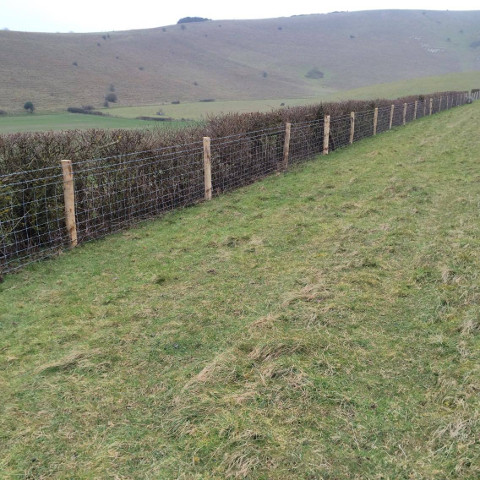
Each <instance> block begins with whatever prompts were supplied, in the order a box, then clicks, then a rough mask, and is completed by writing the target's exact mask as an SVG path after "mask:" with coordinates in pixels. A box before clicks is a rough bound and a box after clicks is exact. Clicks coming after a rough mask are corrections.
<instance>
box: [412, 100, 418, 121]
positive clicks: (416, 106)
mask: <svg viewBox="0 0 480 480" xmlns="http://www.w3.org/2000/svg"><path fill="white" fill-rule="evenodd" d="M417 110H418V100H415V109H414V110H413V119H414V120H416V119H417Z"/></svg>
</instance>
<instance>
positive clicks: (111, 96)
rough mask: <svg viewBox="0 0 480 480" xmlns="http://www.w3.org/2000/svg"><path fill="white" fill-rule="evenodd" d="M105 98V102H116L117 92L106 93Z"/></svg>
mask: <svg viewBox="0 0 480 480" xmlns="http://www.w3.org/2000/svg"><path fill="white" fill-rule="evenodd" d="M105 100H106V101H107V102H111V103H116V101H117V94H116V93H108V94H107V95H106V97H105Z"/></svg>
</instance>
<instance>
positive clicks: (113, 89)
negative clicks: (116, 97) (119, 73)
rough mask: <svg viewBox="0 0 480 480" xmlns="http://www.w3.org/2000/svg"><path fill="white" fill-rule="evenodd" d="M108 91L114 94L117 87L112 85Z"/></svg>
mask: <svg viewBox="0 0 480 480" xmlns="http://www.w3.org/2000/svg"><path fill="white" fill-rule="evenodd" d="M108 90H109V91H110V92H114V91H115V85H114V84H113V83H111V84H110V87H108Z"/></svg>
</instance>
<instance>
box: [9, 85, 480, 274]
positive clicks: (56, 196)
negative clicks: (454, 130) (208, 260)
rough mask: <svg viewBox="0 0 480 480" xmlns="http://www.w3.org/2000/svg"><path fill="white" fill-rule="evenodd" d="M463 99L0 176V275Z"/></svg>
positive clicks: (385, 109)
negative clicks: (71, 173)
mask: <svg viewBox="0 0 480 480" xmlns="http://www.w3.org/2000/svg"><path fill="white" fill-rule="evenodd" d="M476 96H477V97H478V93H477V94H476ZM469 99H470V97H469V96H468V95H467V94H466V93H464V92H462V93H457V94H453V95H448V96H446V97H443V96H440V97H435V98H428V97H427V98H422V99H421V100H418V101H415V102H410V103H404V104H403V105H398V104H396V105H391V106H390V105H384V106H380V107H378V108H375V109H371V110H365V111H360V112H352V113H351V114H350V115H339V116H336V117H332V118H330V117H329V116H326V117H325V118H321V119H318V120H313V121H306V122H296V123H294V124H289V123H287V125H286V126H285V125H278V126H275V127H269V128H265V129H261V130H255V131H252V132H247V133H242V134H238V135H231V136H226V137H221V138H212V139H210V138H208V139H204V140H203V141H198V142H194V143H188V144H185V145H173V146H168V147H162V148H158V149H149V150H144V151H141V152H132V153H124V154H121V155H113V156H107V157H99V158H91V159H87V160H78V161H74V162H62V165H60V164H59V165H55V166H51V167H46V168H38V169H33V170H29V169H25V170H23V171H19V172H15V173H10V174H6V175H0V274H1V273H2V272H3V273H6V272H11V271H15V270H17V269H19V268H21V267H23V266H25V265H26V264H28V263H31V262H33V261H36V260H38V259H40V258H45V257H48V256H51V255H54V254H56V253H58V252H59V251H61V250H63V249H65V248H68V247H69V246H74V245H76V244H77V243H84V242H86V241H89V240H92V239H95V238H100V237H103V236H105V235H107V234H108V233H112V232H116V231H119V230H122V229H124V228H126V227H128V226H130V225H132V224H134V223H136V222H139V221H141V220H144V219H147V218H151V217H155V216H158V215H160V214H162V213H164V212H167V211H169V210H172V209H176V208H181V207H186V206H189V205H193V204H195V203H198V202H200V201H202V200H203V199H205V198H206V199H209V198H211V196H212V194H213V195H219V194H221V193H222V192H225V191H229V190H232V189H235V188H238V187H241V186H244V185H248V184H251V183H253V182H255V181H256V180H258V179H260V178H262V177H265V176H267V175H270V174H272V173H274V172H277V171H283V170H285V169H286V168H288V165H289V164H295V163H300V162H303V161H305V160H308V159H310V158H312V157H314V156H316V155H319V154H322V153H323V154H326V153H328V152H329V151H331V150H334V149H338V148H341V147H345V146H347V145H349V144H351V143H353V142H356V141H359V140H361V139H362V138H365V137H369V136H372V135H375V134H378V133H382V132H385V131H388V130H390V129H391V128H393V127H395V126H400V125H404V124H406V123H408V122H410V121H412V120H415V119H417V118H421V117H424V116H428V115H432V114H434V113H438V112H440V111H443V110H446V109H449V108H452V107H456V106H458V105H463V104H464V103H467V102H469V101H470V100H469ZM207 140H208V141H207ZM62 167H63V168H62ZM65 167H67V168H65ZM68 172H73V176H70V177H69V173H68ZM72 229H73V231H74V232H73V233H72Z"/></svg>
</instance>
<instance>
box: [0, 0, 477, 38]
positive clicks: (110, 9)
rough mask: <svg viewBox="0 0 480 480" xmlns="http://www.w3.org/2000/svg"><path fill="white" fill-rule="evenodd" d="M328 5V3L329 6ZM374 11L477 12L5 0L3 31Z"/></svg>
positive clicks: (468, 2)
mask: <svg viewBox="0 0 480 480" xmlns="http://www.w3.org/2000/svg"><path fill="white" fill-rule="evenodd" d="M327 4H328V5H327ZM374 9H417V10H474V9H475V8H474V7H472V0H455V1H454V0H401V1H400V0H392V1H388V0H383V1H382V0H363V1H361V2H358V1H352V0H337V1H335V2H333V3H331V2H320V1H318V0H317V1H310V0H296V1H293V2H289V1H280V2H279V1H277V2H272V3H270V2H268V3H267V2H265V1H264V2H262V1H259V0H241V1H240V2H232V1H229V0H221V1H219V0H204V1H203V2H201V1H199V0H195V1H193V0H183V1H179V2H178V3H177V2H176V1H175V0H173V1H172V0H163V1H162V0H133V1H122V0H115V1H114V0H75V1H71V0H0V29H2V28H8V29H9V30H20V31H31V32H69V31H73V32H104V31H113V30H130V29H135V28H153V27H161V26H165V25H172V24H175V23H177V21H178V20H179V19H180V18H182V17H206V18H211V19H213V20H227V19H247V18H274V17H289V16H291V15H300V14H309V13H327V12H330V11H333V10H337V11H355V10H374Z"/></svg>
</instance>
